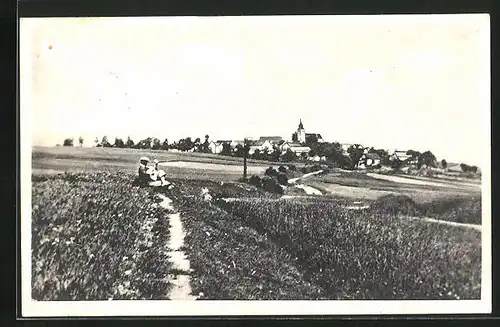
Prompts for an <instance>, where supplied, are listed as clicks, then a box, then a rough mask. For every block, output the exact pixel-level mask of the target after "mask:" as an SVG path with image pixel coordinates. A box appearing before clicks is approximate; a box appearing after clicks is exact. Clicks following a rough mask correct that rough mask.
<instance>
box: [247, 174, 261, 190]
mask: <svg viewBox="0 0 500 327" xmlns="http://www.w3.org/2000/svg"><path fill="white" fill-rule="evenodd" d="M248 183H249V184H250V185H253V186H257V187H262V181H261V179H260V177H259V176H257V175H252V177H250V179H249V180H248Z"/></svg>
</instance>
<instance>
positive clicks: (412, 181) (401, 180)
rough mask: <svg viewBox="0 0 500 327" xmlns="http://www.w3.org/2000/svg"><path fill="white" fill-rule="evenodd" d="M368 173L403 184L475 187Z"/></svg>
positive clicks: (461, 187)
mask: <svg viewBox="0 0 500 327" xmlns="http://www.w3.org/2000/svg"><path fill="white" fill-rule="evenodd" d="M366 175H367V176H369V177H373V178H377V179H381V180H386V181H391V182H395V183H402V184H413V185H427V186H437V187H445V188H457V189H463V188H471V187H474V186H460V185H453V184H450V183H443V182H433V181H429V180H418V179H413V178H406V177H401V176H393V175H383V174H376V173H367V174H366Z"/></svg>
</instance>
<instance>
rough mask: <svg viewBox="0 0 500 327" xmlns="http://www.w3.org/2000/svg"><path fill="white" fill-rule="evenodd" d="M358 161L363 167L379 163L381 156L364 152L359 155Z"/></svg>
mask: <svg viewBox="0 0 500 327" xmlns="http://www.w3.org/2000/svg"><path fill="white" fill-rule="evenodd" d="M359 162H360V164H363V165H364V166H365V167H374V166H378V165H380V162H381V158H380V156H379V155H378V154H376V153H366V154H364V155H363V156H362V157H361V159H360V160H359Z"/></svg>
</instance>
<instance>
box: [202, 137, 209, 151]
mask: <svg viewBox="0 0 500 327" xmlns="http://www.w3.org/2000/svg"><path fill="white" fill-rule="evenodd" d="M209 138H210V137H209V136H208V134H207V135H205V142H203V146H202V152H204V153H209V152H210V148H209V145H210V142H209V141H208V139H209Z"/></svg>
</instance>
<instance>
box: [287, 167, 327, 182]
mask: <svg viewBox="0 0 500 327" xmlns="http://www.w3.org/2000/svg"><path fill="white" fill-rule="evenodd" d="M322 172H323V170H318V171H313V172H312V173H307V174H304V175H302V176H300V177H296V178H291V179H289V180H288V183H290V184H295V183H296V182H297V181H298V180H300V179H303V178H307V177H309V176H313V175H317V174H320V173H322Z"/></svg>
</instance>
